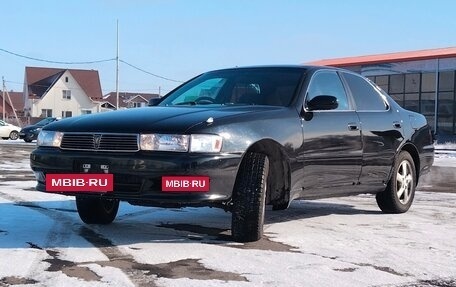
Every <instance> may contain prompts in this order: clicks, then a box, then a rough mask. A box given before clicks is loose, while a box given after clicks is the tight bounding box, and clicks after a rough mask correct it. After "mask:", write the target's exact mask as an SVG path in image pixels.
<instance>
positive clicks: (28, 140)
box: [24, 138, 32, 143]
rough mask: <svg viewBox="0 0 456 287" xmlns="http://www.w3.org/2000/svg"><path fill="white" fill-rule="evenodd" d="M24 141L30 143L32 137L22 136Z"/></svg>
mask: <svg viewBox="0 0 456 287" xmlns="http://www.w3.org/2000/svg"><path fill="white" fill-rule="evenodd" d="M24 141H25V142H26V143H31V142H32V139H29V138H24Z"/></svg>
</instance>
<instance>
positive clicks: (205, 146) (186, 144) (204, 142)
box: [140, 134, 222, 152]
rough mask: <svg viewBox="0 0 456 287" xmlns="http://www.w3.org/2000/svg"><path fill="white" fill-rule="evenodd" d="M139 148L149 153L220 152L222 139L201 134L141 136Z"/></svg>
mask: <svg viewBox="0 0 456 287" xmlns="http://www.w3.org/2000/svg"><path fill="white" fill-rule="evenodd" d="M140 148H141V149H142V150H151V151H175V152H188V151H190V152H220V150H221V149H222V137H221V136H218V135H203V134H196V135H173V134H142V135H141V137H140Z"/></svg>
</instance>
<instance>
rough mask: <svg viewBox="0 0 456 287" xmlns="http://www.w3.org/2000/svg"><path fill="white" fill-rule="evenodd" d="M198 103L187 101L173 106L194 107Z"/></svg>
mask: <svg viewBox="0 0 456 287" xmlns="http://www.w3.org/2000/svg"><path fill="white" fill-rule="evenodd" d="M197 104H198V103H197V102H195V101H187V102H181V103H177V104H174V106H185V105H190V106H196V105H197Z"/></svg>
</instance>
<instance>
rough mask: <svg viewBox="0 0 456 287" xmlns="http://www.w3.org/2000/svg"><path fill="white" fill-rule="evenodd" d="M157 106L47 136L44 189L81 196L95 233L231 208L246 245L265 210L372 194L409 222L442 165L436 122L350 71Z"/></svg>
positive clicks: (214, 81)
mask: <svg viewBox="0 0 456 287" xmlns="http://www.w3.org/2000/svg"><path fill="white" fill-rule="evenodd" d="M153 104H154V105H155V106H153V107H147V108H138V109H129V110H121V111H114V112H109V113H100V114H94V115H86V116H83V117H74V118H68V119H64V120H61V121H58V122H54V123H51V124H49V125H47V126H45V127H43V129H42V131H41V132H40V134H39V136H38V141H37V149H35V150H34V151H33V152H32V154H31V156H30V163H31V167H32V170H33V171H34V173H35V176H36V178H37V181H38V184H37V190H39V191H45V192H57V193H61V194H65V195H72V196H76V207H77V210H78V213H79V216H80V218H81V219H82V221H84V222H85V223H88V224H108V223H111V222H112V221H113V220H114V219H115V217H116V214H117V211H118V207H119V201H121V200H122V201H126V202H129V203H131V204H134V205H143V206H160V207H182V206H212V207H220V208H223V209H225V210H227V211H230V212H231V213H232V217H231V234H232V236H233V239H234V240H236V241H240V242H247V241H255V240H258V239H259V238H261V236H262V234H263V222H264V216H265V205H271V206H272V209H273V210H281V209H286V208H287V207H288V206H289V204H290V202H291V201H292V200H294V199H299V198H303V199H313V198H324V197H337V196H346V195H354V194H360V193H371V194H375V195H376V196H375V197H376V201H377V204H378V206H379V207H380V209H381V210H382V211H383V212H385V213H402V212H406V211H407V210H408V209H409V207H410V206H411V204H412V201H413V197H414V194H415V187H416V185H417V182H418V180H419V178H420V177H421V176H422V175H423V174H425V173H426V172H428V171H429V169H430V167H431V165H432V164H433V161H434V146H433V137H432V133H431V128H430V126H429V125H428V124H427V122H426V118H425V117H424V116H423V115H421V114H418V113H415V112H412V111H408V110H405V109H403V108H401V107H400V106H399V105H398V104H397V103H396V102H395V101H394V100H393V99H392V98H391V97H389V96H388V95H387V94H386V93H385V92H384V91H382V90H381V89H380V88H378V87H377V86H376V85H375V84H373V83H372V82H370V81H369V80H368V79H366V78H364V77H362V76H360V75H359V74H355V73H353V72H350V71H347V70H342V69H336V68H330V67H315V66H273V67H249V68H233V69H225V70H218V71H212V72H208V73H204V74H202V75H200V76H198V77H195V78H194V79H192V80H190V81H188V82H186V83H184V84H182V85H181V86H179V87H178V88H176V89H175V90H173V91H171V92H170V93H169V94H167V95H166V96H165V97H163V98H161V99H160V100H159V101H157V100H153ZM386 220H388V219H386Z"/></svg>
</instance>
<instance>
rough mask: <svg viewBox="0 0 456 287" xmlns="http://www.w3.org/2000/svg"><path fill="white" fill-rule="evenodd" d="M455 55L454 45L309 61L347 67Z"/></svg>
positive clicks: (322, 64) (316, 63) (442, 57)
mask: <svg viewBox="0 0 456 287" xmlns="http://www.w3.org/2000/svg"><path fill="white" fill-rule="evenodd" d="M452 57H456V47H449V48H441V49H429V50H419V51H410V52H398V53H388V54H377V55H367V56H358V57H346V58H335V59H324V60H319V61H314V62H310V63H308V64H311V65H321V66H334V67H349V66H358V65H368V64H380V63H391V62H407V61H419V60H429V59H444V58H452Z"/></svg>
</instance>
